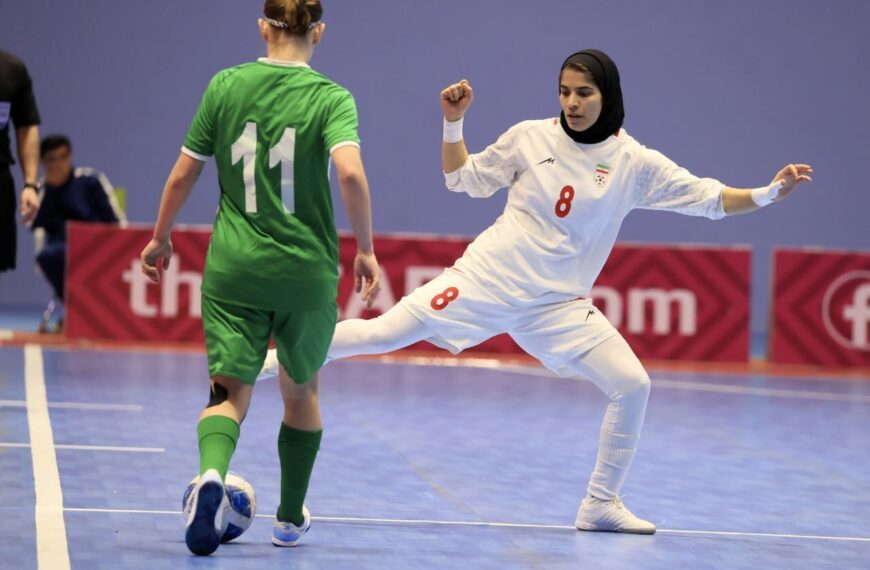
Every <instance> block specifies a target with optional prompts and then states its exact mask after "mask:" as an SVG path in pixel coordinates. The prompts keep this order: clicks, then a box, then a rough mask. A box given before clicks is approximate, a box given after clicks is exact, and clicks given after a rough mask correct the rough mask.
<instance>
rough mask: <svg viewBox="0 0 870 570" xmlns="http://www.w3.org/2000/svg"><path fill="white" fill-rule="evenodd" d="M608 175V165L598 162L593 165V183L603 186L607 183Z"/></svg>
mask: <svg viewBox="0 0 870 570" xmlns="http://www.w3.org/2000/svg"><path fill="white" fill-rule="evenodd" d="M608 176H610V167H609V166H607V165H606V164H601V163H598V164H596V165H595V185H596V186H598V187H599V188H604V185H605V184H607V177H608Z"/></svg>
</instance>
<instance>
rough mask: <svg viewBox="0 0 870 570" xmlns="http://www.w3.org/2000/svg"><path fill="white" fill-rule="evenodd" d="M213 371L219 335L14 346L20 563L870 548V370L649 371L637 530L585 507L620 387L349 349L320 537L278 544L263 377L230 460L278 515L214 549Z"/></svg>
mask: <svg viewBox="0 0 870 570" xmlns="http://www.w3.org/2000/svg"><path fill="white" fill-rule="evenodd" d="M25 356H26V357H27V364H26V365H25ZM40 364H41V367H40ZM205 376H206V363H205V357H204V355H201V354H169V353H153V352H149V353H145V352H121V351H82V350H58V349H48V348H45V349H40V348H38V347H28V348H25V349H21V348H0V489H2V492H0V568H4V569H5V568H9V569H13V568H14V569H20V568H36V567H37V566H38V562H37V560H38V558H37V555H38V552H40V551H41V552H42V556H44V558H43V559H42V560H43V562H42V564H41V566H42V567H43V568H50V569H51V570H54V568H59V566H57V562H56V560H57V558H51V556H52V555H56V554H57V552H56V551H57V550H58V549H62V548H65V549H66V552H68V560H69V564H70V566H71V567H72V568H83V569H97V568H106V569H109V568H111V569H115V568H136V569H140V568H141V569H149V570H150V569H161V568H172V569H178V568H188V567H190V568H225V569H232V570H242V569H247V568H305V569H308V568H324V569H340V568H349V569H350V568H354V569H356V568H379V569H384V568H387V569H389V568H396V569H415V570H416V569H424V568H438V569H442V568H443V569H448V568H450V569H453V568H457V569H466V568H469V569H471V568H493V569H496V568H498V569H510V568H541V569H549V568H589V569H595V568H612V569H621V568H631V569H640V568H643V569H647V568H650V569H652V568H667V569H682V568H686V569H705V568H716V569H719V568H753V569H757V568H765V569H770V568H788V569H802V568H868V567H870V453H868V451H870V382H865V381H860V380H858V381H856V380H854V379H853V380H836V379H829V380H819V379H813V380H811V379H804V378H776V377H765V376H749V377H747V376H739V375H733V374H730V375H724V374H722V375H716V374H704V375H699V374H688V373H653V375H652V376H653V392H652V397H651V401H650V406H649V412H648V420H647V424H646V428H645V432H644V435H643V438H642V440H641V447H640V450H639V453H638V456H637V459H636V461H635V464H634V467H633V469H632V472H631V474H630V476H629V479H628V482H627V484H626V488H625V489H624V494H625V502H626V504H627V505H629V506H630V507H631V509H632V510H634V512H636V513H637V514H638V515H640V516H642V517H644V518H648V519H650V520H652V521H653V522H655V523H656V524H657V525H658V527H659V532H658V534H656V535H654V536H631V535H614V534H599V533H583V532H578V531H575V530H574V529H573V526H572V523H573V521H574V514H575V511H576V509H577V506H578V504H579V501H580V499H581V498H582V496H583V494H584V490H585V485H586V480H587V477H588V475H589V472H590V470H591V468H592V465H593V462H594V457H595V447H596V444H597V432H598V424H599V422H600V419H601V416H602V414H603V411H604V405H605V398H604V397H603V396H602V395H601V394H600V393H599V392H598V391H597V390H596V389H595V388H594V387H593V386H592V385H590V384H588V383H585V382H583V381H579V380H572V379H560V378H554V377H552V376H550V375H549V374H548V373H546V372H545V371H544V370H542V369H539V368H531V367H528V368H526V367H507V366H499V365H497V364H496V363H493V362H491V361H481V362H474V361H469V362H467V363H464V364H461V365H456V363H455V362H454V364H453V365H449V366H445V365H441V366H438V365H432V364H426V365H420V364H413V363H409V362H405V363H387V362H378V361H348V362H338V363H333V364H330V365H329V366H327V367H326V368H325V369H324V371H323V377H322V383H321V386H322V387H321V391H322V396H321V397H322V404H323V413H324V422H325V426H326V427H325V431H324V439H323V445H322V448H321V452H320V455H319V458H318V462H317V465H316V467H315V471H314V477H313V481H312V485H311V489H310V493H309V498H308V505H309V507H310V508H311V511H312V514H313V515H314V525H313V528H312V531H311V532H310V533H309V534H308V535H307V536H306V538H305V540H304V543H303V544H302V545H301V546H300V547H298V548H295V549H287V548H275V547H273V546H272V545H271V544H270V542H269V539H270V536H271V522H272V521H271V517H272V515H273V514H274V512H275V509H276V507H277V500H278V479H279V478H278V460H277V451H276V445H277V444H276V441H277V433H278V427H279V422H280V417H281V402H280V397H279V394H278V387H277V384H276V383H275V381H265V382H262V383H261V384H260V385H258V386H257V389H256V390H255V392H254V401H253V404H252V409H251V411H250V413H249V414H248V417H247V419H246V420H245V423H244V425H243V427H242V436H241V439H240V441H239V446H238V449H237V452H236V455H235V457H234V459H233V463H232V465H231V469H232V470H233V471H236V472H238V473H240V474H241V475H243V476H245V477H246V478H247V479H248V480H249V481H250V482H251V483H252V484H253V486H254V488H255V489H256V492H257V502H258V508H259V511H258V512H259V515H258V518H257V519H256V521H255V522H254V524H253V526H252V527H251V528H250V529H249V530H248V532H247V533H246V534H245V535H243V536H242V537H241V538H240V539H238V540H237V541H235V542H234V543H230V544H227V545H224V546H222V547H221V548H219V549H218V551H217V552H216V553H215V554H214V555H213V556H211V557H208V558H198V557H194V556H192V555H190V554H189V553H188V551H187V548H186V547H185V544H184V539H183V520H182V517H181V514H180V509H181V496H182V493H183V490H184V487H185V485H186V484H187V482H188V481H189V480H190V478H191V477H192V476H193V475H194V474H195V472H196V469H197V465H198V458H197V451H196V435H195V425H196V421H197V416H198V414H199V412H200V410H201V409H202V407H203V406H204V404H205V403H206V401H207V399H208V388H207V380H206V379H205ZM867 380H870V379H867ZM42 386H44V389H45V391H44V392H41V391H40V387H42ZM46 411H47V413H46ZM35 464H36V465H38V466H39V467H38V468H37V473H36V477H35V476H34V465H35ZM55 465H56V466H55ZM53 481H54V486H53V483H52V482H53ZM57 482H59V485H56V483H57ZM54 491H59V493H55V494H53V493H54ZM61 493H62V497H61V496H60V494H61ZM37 495H38V496H39V497H40V500H39V501H40V502H39V505H40V506H39V507H37V508H34V507H35V504H36V497H37ZM61 502H62V506H63V508H62V510H61V509H59V508H54V509H52V507H58V506H59V505H60V504H61ZM38 519H39V521H42V522H41V526H40V527H39V530H37V522H38ZM45 521H49V522H50V521H54V524H55V527H51V526H50V524H48V523H47V522H45ZM58 522H61V523H62V524H63V526H62V529H63V530H64V532H63V533H61V534H60V535H58V534H57V533H56V532H55V534H54V535H52V534H51V532H52V528H54V530H55V531H56V529H57V526H56V525H57V523H58ZM46 525H48V526H46ZM64 536H65V541H66V545H65V547H64V545H63V542H64V539H63V537H64ZM53 551H54V552H53ZM61 560H63V558H62V557H61Z"/></svg>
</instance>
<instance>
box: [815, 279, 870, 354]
mask: <svg viewBox="0 0 870 570" xmlns="http://www.w3.org/2000/svg"><path fill="white" fill-rule="evenodd" d="M822 319H823V320H824V323H825V329H826V330H827V331H828V334H829V335H831V338H833V339H834V340H835V341H836V342H837V344H839V345H840V346H843V347H845V348H848V349H850V350H864V351H870V334H868V329H870V271H867V270H865V271H850V272H849V273H844V274H843V275H840V276H839V277H838V278H837V279H835V280H834V281H833V282H832V283H831V284H830V286H828V289H827V291H825V297H824V299H823V300H822Z"/></svg>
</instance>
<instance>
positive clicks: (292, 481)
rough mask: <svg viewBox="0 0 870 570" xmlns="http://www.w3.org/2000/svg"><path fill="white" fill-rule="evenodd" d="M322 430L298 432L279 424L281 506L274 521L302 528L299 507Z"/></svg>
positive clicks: (306, 487) (312, 466)
mask: <svg viewBox="0 0 870 570" xmlns="http://www.w3.org/2000/svg"><path fill="white" fill-rule="evenodd" d="M322 437H323V430H317V431H302V430H298V429H294V428H291V427H290V426H288V425H286V424H284V423H281V431H279V432H278V458H279V459H280V460H281V504H280V505H279V506H278V520H279V521H282V522H291V523H293V524H295V525H297V526H298V525H300V524H302V519H303V517H302V504H303V503H304V502H305V495H306V493H308V483H309V481H311V471H312V470H313V469H314V460H315V458H316V457H317V452H318V451H319V450H320V440H321V438H322Z"/></svg>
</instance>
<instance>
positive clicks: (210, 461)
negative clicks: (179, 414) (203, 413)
mask: <svg viewBox="0 0 870 570" xmlns="http://www.w3.org/2000/svg"><path fill="white" fill-rule="evenodd" d="M196 433H197V435H198V436H199V474H200V475H202V474H203V473H205V472H206V471H208V470H209V469H217V471H218V473H220V474H221V479H226V477H227V470H229V468H230V459H231V458H232V456H233V452H234V451H235V450H236V442H237V441H238V440H239V424H237V423H236V421H235V420H233V419H231V418H228V417H227V416H208V417H207V418H203V419H202V420H200V422H199V425H198V426H196Z"/></svg>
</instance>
